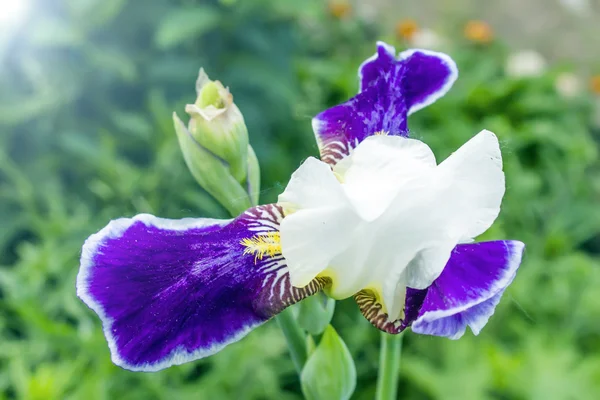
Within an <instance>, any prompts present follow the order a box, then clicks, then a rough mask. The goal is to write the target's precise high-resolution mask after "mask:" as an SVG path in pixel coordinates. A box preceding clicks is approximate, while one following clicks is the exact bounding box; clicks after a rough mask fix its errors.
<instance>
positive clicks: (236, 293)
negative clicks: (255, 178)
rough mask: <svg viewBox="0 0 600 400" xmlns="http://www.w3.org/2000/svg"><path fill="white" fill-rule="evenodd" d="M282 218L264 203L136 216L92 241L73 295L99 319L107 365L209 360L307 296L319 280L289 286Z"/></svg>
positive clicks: (142, 367)
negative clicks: (209, 213) (193, 214)
mask: <svg viewBox="0 0 600 400" xmlns="http://www.w3.org/2000/svg"><path fill="white" fill-rule="evenodd" d="M282 213H283V212H282V210H281V208H280V207H278V206H276V205H267V206H260V207H255V208H252V209H250V210H248V211H246V212H245V213H244V214H242V215H241V216H240V217H238V218H236V219H234V220H227V221H224V220H214V219H191V218H188V219H183V220H168V219H162V218H157V217H154V216H151V215H148V214H141V215H138V216H136V217H134V218H122V219H118V220H115V221H112V222H111V223H110V224H109V225H108V226H106V227H105V228H104V229H102V230H101V231H100V232H98V233H97V234H95V235H92V236H91V237H90V238H89V239H88V240H87V241H86V243H85V245H84V247H83V250H82V256H81V267H80V271H79V275H78V277H77V294H78V296H79V297H80V298H81V299H82V300H83V301H84V302H85V303H86V304H87V305H88V306H89V307H90V308H91V309H93V310H94V311H95V312H96V313H97V314H98V315H99V316H100V318H101V320H102V323H103V328H104V333H105V335H106V338H107V340H108V344H109V347H110V350H111V354H112V359H113V362H114V363H115V364H117V365H119V366H121V367H123V368H126V369H130V370H134V371H156V370H159V369H163V368H166V367H169V366H171V365H178V364H182V363H185V362H188V361H192V360H195V359H198V358H202V357H206V356H209V355H211V354H214V353H216V352H217V351H219V350H221V349H222V348H223V347H225V346H226V345H228V344H229V343H233V342H235V341H237V340H239V339H241V338H242V337H243V336H245V335H246V334H247V333H248V332H249V331H250V330H251V329H253V328H255V327H256V326H258V325H260V324H262V323H263V322H265V321H267V320H268V319H269V318H270V317H272V316H273V315H275V314H276V313H278V312H280V311H281V310H283V309H284V308H285V307H287V306H289V305H291V304H293V303H296V302H297V301H299V300H301V299H302V298H304V297H306V296H308V295H311V294H314V293H315V292H317V291H318V290H319V289H320V288H321V286H322V283H323V281H313V282H310V284H309V285H308V286H307V287H304V288H302V289H298V288H294V287H292V286H291V284H290V281H289V275H288V271H287V267H286V265H285V263H284V259H283V257H282V256H281V254H280V248H279V249H278V236H277V235H278V228H279V223H280V220H281V218H282V217H283V214H282ZM243 242H244V243H246V245H244V244H243Z"/></svg>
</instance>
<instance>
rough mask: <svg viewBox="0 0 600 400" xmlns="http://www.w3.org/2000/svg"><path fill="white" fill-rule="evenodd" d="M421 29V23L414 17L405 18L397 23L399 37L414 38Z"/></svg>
mask: <svg viewBox="0 0 600 400" xmlns="http://www.w3.org/2000/svg"><path fill="white" fill-rule="evenodd" d="M418 31H419V25H418V24H417V22H416V21H415V20H413V19H403V20H402V21H399V22H398V23H397V24H396V36H397V37H398V38H399V39H404V40H412V39H413V38H414V37H415V34H416V33H417V32H418Z"/></svg>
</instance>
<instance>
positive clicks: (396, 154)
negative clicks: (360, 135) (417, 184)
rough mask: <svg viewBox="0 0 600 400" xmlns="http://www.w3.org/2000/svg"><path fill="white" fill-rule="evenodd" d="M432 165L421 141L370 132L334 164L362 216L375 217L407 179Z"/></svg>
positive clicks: (415, 177)
mask: <svg viewBox="0 0 600 400" xmlns="http://www.w3.org/2000/svg"><path fill="white" fill-rule="evenodd" d="M435 166H436V162H435V156H434V155H433V153H432V151H431V149H430V148H429V147H428V146H427V145H426V144H425V143H423V142H421V141H418V140H414V139H407V138H404V137H400V136H371V137H369V138H367V139H365V140H364V141H363V142H362V143H361V144H360V145H359V146H358V147H357V148H356V149H355V151H354V152H353V153H352V156H351V157H347V158H346V159H345V160H343V161H342V162H341V163H340V164H338V165H336V167H335V168H334V170H335V172H336V173H338V174H340V175H343V176H344V190H345V192H346V194H347V196H348V198H349V199H350V201H351V202H352V204H353V205H354V207H355V208H356V211H357V212H358V213H359V214H360V215H361V216H362V217H363V218H364V219H365V220H366V221H372V220H374V219H376V218H378V217H379V216H380V215H381V214H382V213H383V212H384V211H385V210H386V209H387V208H388V207H389V205H390V203H391V202H392V201H393V200H394V198H396V196H397V195H398V193H399V192H400V191H401V190H402V189H403V187H405V185H406V184H408V182H410V181H412V180H415V179H419V177H420V175H422V174H424V173H427V171H428V170H430V169H431V168H434V167H435Z"/></svg>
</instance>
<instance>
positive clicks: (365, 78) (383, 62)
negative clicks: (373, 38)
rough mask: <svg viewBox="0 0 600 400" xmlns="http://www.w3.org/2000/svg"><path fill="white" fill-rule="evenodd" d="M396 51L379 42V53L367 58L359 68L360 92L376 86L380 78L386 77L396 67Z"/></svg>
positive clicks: (392, 47)
mask: <svg viewBox="0 0 600 400" xmlns="http://www.w3.org/2000/svg"><path fill="white" fill-rule="evenodd" d="M396 63H397V61H396V49H395V48H394V46H390V45H389V44H387V43H384V42H377V52H375V54H373V55H372V56H371V57H369V58H367V59H366V60H365V61H364V62H363V63H362V64H361V65H360V67H358V80H359V84H360V92H362V91H363V90H366V89H367V88H368V87H369V86H372V85H375V84H376V83H377V81H378V80H379V79H380V78H383V77H385V75H387V74H389V73H390V71H391V70H392V69H393V68H394V66H395V65H396Z"/></svg>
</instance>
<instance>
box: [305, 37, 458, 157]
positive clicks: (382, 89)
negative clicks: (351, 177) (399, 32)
mask: <svg viewBox="0 0 600 400" xmlns="http://www.w3.org/2000/svg"><path fill="white" fill-rule="evenodd" d="M457 77H458V70H457V68H456V64H455V63H454V61H452V59H451V58H450V57H448V56H447V55H445V54H442V53H436V52H433V51H429V50H407V51H405V52H403V53H400V56H399V58H398V59H396V58H395V50H394V48H393V47H392V46H389V45H387V44H385V43H383V42H378V43H377V52H376V53H375V55H374V56H373V57H370V58H369V59H367V60H366V61H365V62H364V63H363V64H362V65H361V66H360V68H359V80H360V93H359V94H358V95H357V96H355V97H353V98H352V99H350V100H349V101H347V102H346V103H343V104H340V105H338V106H335V107H332V108H330V109H328V110H325V111H323V112H322V113H320V114H318V115H317V116H316V117H315V118H314V119H313V130H314V133H315V137H316V139H317V144H318V145H319V149H320V153H321V159H322V160H323V161H325V162H327V163H329V164H331V165H334V164H336V163H337V162H338V161H340V160H341V159H343V158H344V157H345V156H346V155H348V154H350V152H351V151H352V149H353V148H354V147H356V146H357V145H358V143H360V142H361V141H362V140H364V139H365V138H366V137H368V136H371V135H375V134H377V133H385V134H387V135H400V136H407V135H408V127H407V123H406V120H407V116H408V115H409V114H411V113H413V112H415V111H417V110H419V109H421V108H423V107H425V106H427V105H429V104H431V103H433V102H434V101H436V100H437V99H438V98H440V97H441V96H443V95H444V94H445V93H446V92H447V91H448V90H449V89H450V87H451V86H452V84H453V83H454V81H455V80H456V78H457Z"/></svg>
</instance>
